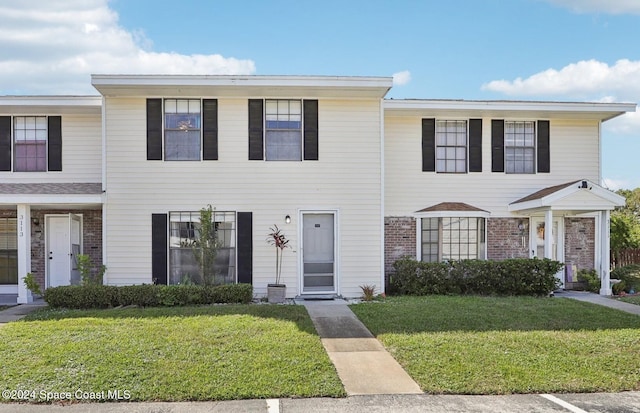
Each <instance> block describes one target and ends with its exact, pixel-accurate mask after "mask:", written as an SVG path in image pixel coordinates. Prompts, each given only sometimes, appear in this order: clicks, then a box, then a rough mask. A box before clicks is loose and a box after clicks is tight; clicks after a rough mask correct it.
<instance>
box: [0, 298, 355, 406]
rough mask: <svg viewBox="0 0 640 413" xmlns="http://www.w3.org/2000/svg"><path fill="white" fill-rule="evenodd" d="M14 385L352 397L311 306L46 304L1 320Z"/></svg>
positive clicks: (211, 395) (0, 344) (7, 381)
mask: <svg viewBox="0 0 640 413" xmlns="http://www.w3.org/2000/svg"><path fill="white" fill-rule="evenodd" d="M0 360H2V363H0V377H2V385H3V390H4V389H30V390H36V392H40V391H41V390H44V391H62V392H66V391H70V392H75V391H76V390H77V389H82V390H83V391H93V392H101V391H105V392H106V391H109V390H112V391H113V390H121V391H125V390H127V391H129V392H130V395H131V400H138V401H141V400H148V401H151V400H163V401H178V400H226V399H246V398H271V397H315V396H344V395H345V392H344V388H343V387H342V384H341V382H340V380H339V378H338V376H337V374H336V372H335V369H334V367H333V365H332V364H331V361H330V360H329V358H328V356H327V354H326V353H325V351H324V349H323V347H322V344H321V342H320V339H319V337H318V335H317V333H316V331H315V329H314V328H313V325H312V323H311V320H310V319H309V316H308V315H307V313H306V310H305V308H304V307H302V306H269V305H233V306H232V305H219V306H210V307H186V308H152V309H137V308H132V309H113V310H97V311H54V310H45V311H39V312H36V313H33V314H31V315H30V316H29V317H28V318H27V319H25V320H24V321H20V322H15V323H9V324H7V325H5V326H4V327H3V328H2V329H0Z"/></svg>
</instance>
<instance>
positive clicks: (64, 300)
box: [44, 284, 253, 309]
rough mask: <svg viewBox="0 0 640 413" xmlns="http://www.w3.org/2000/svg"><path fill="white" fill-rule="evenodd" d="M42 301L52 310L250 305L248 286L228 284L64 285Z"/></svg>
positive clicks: (50, 292)
mask: <svg viewBox="0 0 640 413" xmlns="http://www.w3.org/2000/svg"><path fill="white" fill-rule="evenodd" d="M44 299H45V301H46V302H47V304H49V306H51V307H54V308H78V309H88V308H109V307H117V306H128V305H137V306H140V307H158V306H160V307H163V306H164V307H171V306H184V305H201V304H213V303H249V302H251V300H252V299H253V286H252V285H251V284H228V285H218V286H210V285H206V286H205V285H152V284H142V285H127V286H121V287H115V286H107V285H67V286H61V287H54V288H48V289H47V290H46V291H45V293H44Z"/></svg>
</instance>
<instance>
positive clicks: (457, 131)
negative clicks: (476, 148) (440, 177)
mask: <svg viewBox="0 0 640 413" xmlns="http://www.w3.org/2000/svg"><path fill="white" fill-rule="evenodd" d="M436 172H447V173H466V172H467V121H465V120H438V121H436Z"/></svg>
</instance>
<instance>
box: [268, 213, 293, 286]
mask: <svg viewBox="0 0 640 413" xmlns="http://www.w3.org/2000/svg"><path fill="white" fill-rule="evenodd" d="M269 229H270V230H271V232H270V233H269V235H267V242H268V243H269V244H270V245H274V246H275V247H276V282H275V285H280V274H281V273H282V256H283V255H284V249H285V248H288V247H289V240H288V239H287V237H285V235H284V234H283V233H282V230H281V229H280V228H278V226H277V225H274V226H273V228H269Z"/></svg>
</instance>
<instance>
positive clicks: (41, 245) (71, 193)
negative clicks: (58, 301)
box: [0, 96, 103, 303]
mask: <svg viewBox="0 0 640 413" xmlns="http://www.w3.org/2000/svg"><path fill="white" fill-rule="evenodd" d="M101 103H102V99H101V97H99V96H89V97H75V96H5V97H0V295H1V296H2V297H4V299H5V300H7V299H12V300H14V301H13V302H16V301H17V302H22V303H24V302H28V301H30V300H31V299H32V297H31V295H30V292H29V291H28V290H27V289H26V287H25V285H24V283H23V282H22V281H21V279H22V278H23V277H24V276H25V275H26V274H27V273H32V274H33V276H34V278H35V279H36V280H37V281H38V282H39V284H40V286H41V288H46V287H53V286H58V285H68V284H71V283H77V282H79V277H80V275H79V273H78V271H77V267H76V265H75V264H76V259H77V256H78V255H79V254H81V253H84V254H87V255H89V256H90V257H91V259H92V261H93V262H94V264H95V265H100V264H101V263H102V260H103V257H102V192H103V188H102V165H103V164H102V120H101Z"/></svg>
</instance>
